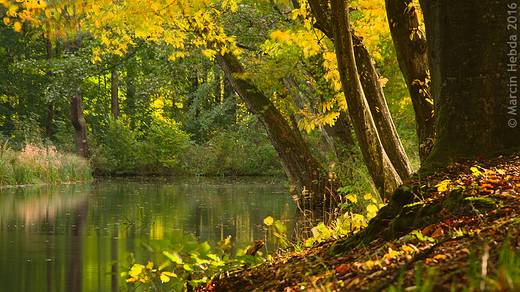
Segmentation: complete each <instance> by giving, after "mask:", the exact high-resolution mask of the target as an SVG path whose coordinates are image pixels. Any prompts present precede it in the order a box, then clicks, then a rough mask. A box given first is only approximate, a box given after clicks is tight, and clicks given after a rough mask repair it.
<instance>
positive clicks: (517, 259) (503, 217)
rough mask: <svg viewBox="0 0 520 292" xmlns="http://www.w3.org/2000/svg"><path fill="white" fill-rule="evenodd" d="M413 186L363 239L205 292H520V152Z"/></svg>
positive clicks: (317, 249)
mask: <svg viewBox="0 0 520 292" xmlns="http://www.w3.org/2000/svg"><path fill="white" fill-rule="evenodd" d="M404 190H405V191H404V192H403V193H402V194H399V192H396V193H397V194H394V197H393V198H392V199H391V200H390V203H389V204H388V206H387V207H384V208H383V209H381V210H380V212H379V214H378V216H376V217H375V218H373V219H372V221H371V222H370V223H369V226H368V227H367V228H365V230H362V231H360V232H358V233H357V234H356V235H353V236H350V237H349V238H341V239H330V240H328V241H324V242H321V243H320V244H316V245H315V246H314V247H313V248H310V249H308V250H305V251H303V252H298V253H290V254H285V255H280V256H278V257H276V258H274V259H273V260H270V261H267V262H265V263H262V264H261V265H258V266H254V267H247V268H243V269H241V270H237V271H234V272H232V273H231V272H229V273H226V274H222V275H217V276H216V277H215V278H214V279H213V280H212V281H211V282H210V283H208V284H207V285H206V286H205V287H201V288H199V289H198V291H520V252H519V249H518V248H519V243H520V217H519V213H520V157H519V156H518V155H514V156H511V157H500V158H497V159H494V160H485V159H482V160H479V161H473V162H467V163H464V164H454V165H451V166H449V167H447V168H445V169H443V170H442V171H439V172H437V173H436V174H434V175H431V176H428V177H425V178H420V177H419V176H414V177H413V178H412V179H411V180H410V181H408V182H407V184H406V186H405V188H404ZM406 194H408V195H406ZM403 198H404V199H403ZM392 201H396V202H397V201H399V203H397V204H396V205H393V203H392ZM385 208H386V209H385ZM389 214H390V215H389Z"/></svg>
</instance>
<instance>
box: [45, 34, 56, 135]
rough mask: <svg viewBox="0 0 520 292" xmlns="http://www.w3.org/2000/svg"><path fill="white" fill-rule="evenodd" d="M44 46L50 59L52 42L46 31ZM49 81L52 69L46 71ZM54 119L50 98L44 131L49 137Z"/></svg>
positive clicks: (52, 104)
mask: <svg viewBox="0 0 520 292" xmlns="http://www.w3.org/2000/svg"><path fill="white" fill-rule="evenodd" d="M45 47H46V49H47V60H51V59H52V42H51V40H50V32H47V34H46V37H45ZM46 75H47V77H48V79H49V83H50V82H52V71H47V73H46ZM53 120H54V102H53V101H52V100H51V101H50V102H49V105H48V111H47V124H46V125H45V133H47V136H48V137H49V139H51V138H52V121H53Z"/></svg>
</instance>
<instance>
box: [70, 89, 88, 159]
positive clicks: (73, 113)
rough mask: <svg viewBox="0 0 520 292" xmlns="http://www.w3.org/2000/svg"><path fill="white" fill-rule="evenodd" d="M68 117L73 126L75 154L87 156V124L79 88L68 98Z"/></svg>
mask: <svg viewBox="0 0 520 292" xmlns="http://www.w3.org/2000/svg"><path fill="white" fill-rule="evenodd" d="M70 118H71V121H72V126H73V127H74V144H75V145H76V154H77V155H78V156H80V157H84V158H88V156H89V149H88V139H87V124H86V122H85V116H84V115H83V98H82V95H81V91H80V90H78V91H77V93H76V95H75V96H74V97H72V98H71V99H70Z"/></svg>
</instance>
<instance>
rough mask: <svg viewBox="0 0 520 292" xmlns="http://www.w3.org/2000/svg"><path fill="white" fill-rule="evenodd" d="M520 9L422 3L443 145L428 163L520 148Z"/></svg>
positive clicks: (444, 0) (447, 0) (448, 0)
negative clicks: (519, 79)
mask: <svg viewBox="0 0 520 292" xmlns="http://www.w3.org/2000/svg"><path fill="white" fill-rule="evenodd" d="M517 6H518V4H517V3H515V2H514V1H506V0H500V1H491V2H490V1H474V2H471V3H470V4H468V3H467V2H464V1H452V0H435V1H433V0H422V1H421V7H422V9H423V11H424V20H425V24H426V35H427V36H428V38H427V43H428V60H429V64H430V70H431V79H432V84H431V90H432V95H433V97H434V102H435V118H436V119H435V129H436V137H435V144H434V146H433V149H432V152H431V154H430V156H429V157H428V159H427V160H426V164H432V163H443V164H444V163H449V162H452V161H457V160H460V159H463V158H474V157H478V155H480V156H483V157H490V156H495V155H497V154H500V153H501V152H504V151H506V150H508V149H513V148H516V149H518V148H519V147H520V126H518V125H517V121H518V119H519V118H518V111H517V102H518V98H517V96H518V75H519V72H518V59H517V57H518V50H519V47H518V33H519V31H518V24H519V21H518V19H519V16H518V12H517V10H518V7H517Z"/></svg>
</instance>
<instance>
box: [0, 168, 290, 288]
mask: <svg viewBox="0 0 520 292" xmlns="http://www.w3.org/2000/svg"><path fill="white" fill-rule="evenodd" d="M285 184H286V181H285V180H283V179H279V178H270V177H269V178H265V177H263V178H238V179H225V178H214V179H210V178H182V179H179V178H168V179H165V178H162V179H117V180H103V181H95V182H91V183H77V184H70V185H59V186H55V185H53V186H29V187H16V188H2V189H0V262H1V265H0V291H31V292H37V291H68V292H70V291H118V285H121V284H122V283H121V282H122V280H121V279H120V278H119V276H118V275H119V274H120V272H121V270H122V268H121V266H122V265H124V262H125V261H127V259H128V257H129V255H130V254H133V256H134V257H135V259H136V261H137V262H138V263H144V264H146V263H147V261H149V260H152V261H153V260H157V261H159V260H163V259H158V257H160V256H162V255H161V254H158V253H153V252H150V251H148V250H146V249H144V248H143V247H142V245H141V244H140V242H141V240H145V241H146V240H155V239H158V240H160V239H162V238H163V237H165V236H166V235H167V234H168V233H170V232H179V231H182V232H183V233H184V234H188V233H191V234H193V235H195V236H196V237H197V238H198V239H199V242H203V241H208V243H209V244H210V245H211V246H216V244H217V242H218V241H220V240H223V239H225V238H227V237H228V236H229V235H230V236H231V238H232V241H233V243H234V244H235V245H236V247H237V248H242V249H245V248H246V247H247V246H249V245H252V243H253V242H254V241H255V240H258V239H262V240H265V239H266V229H265V227H264V226H265V225H264V224H263V220H264V218H266V217H267V216H272V217H274V218H276V219H281V220H282V221H286V222H287V223H288V224H290V220H291V219H292V218H293V217H294V214H295V208H296V206H295V204H294V202H293V201H292V199H291V197H290V196H289V194H288V188H287V187H286V185H285ZM274 248H275V242H274V239H272V238H271V239H268V241H267V244H266V247H264V248H263V249H262V250H261V251H262V252H264V254H265V253H266V251H267V252H272V251H273V250H274ZM266 249H267V250H266Z"/></svg>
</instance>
